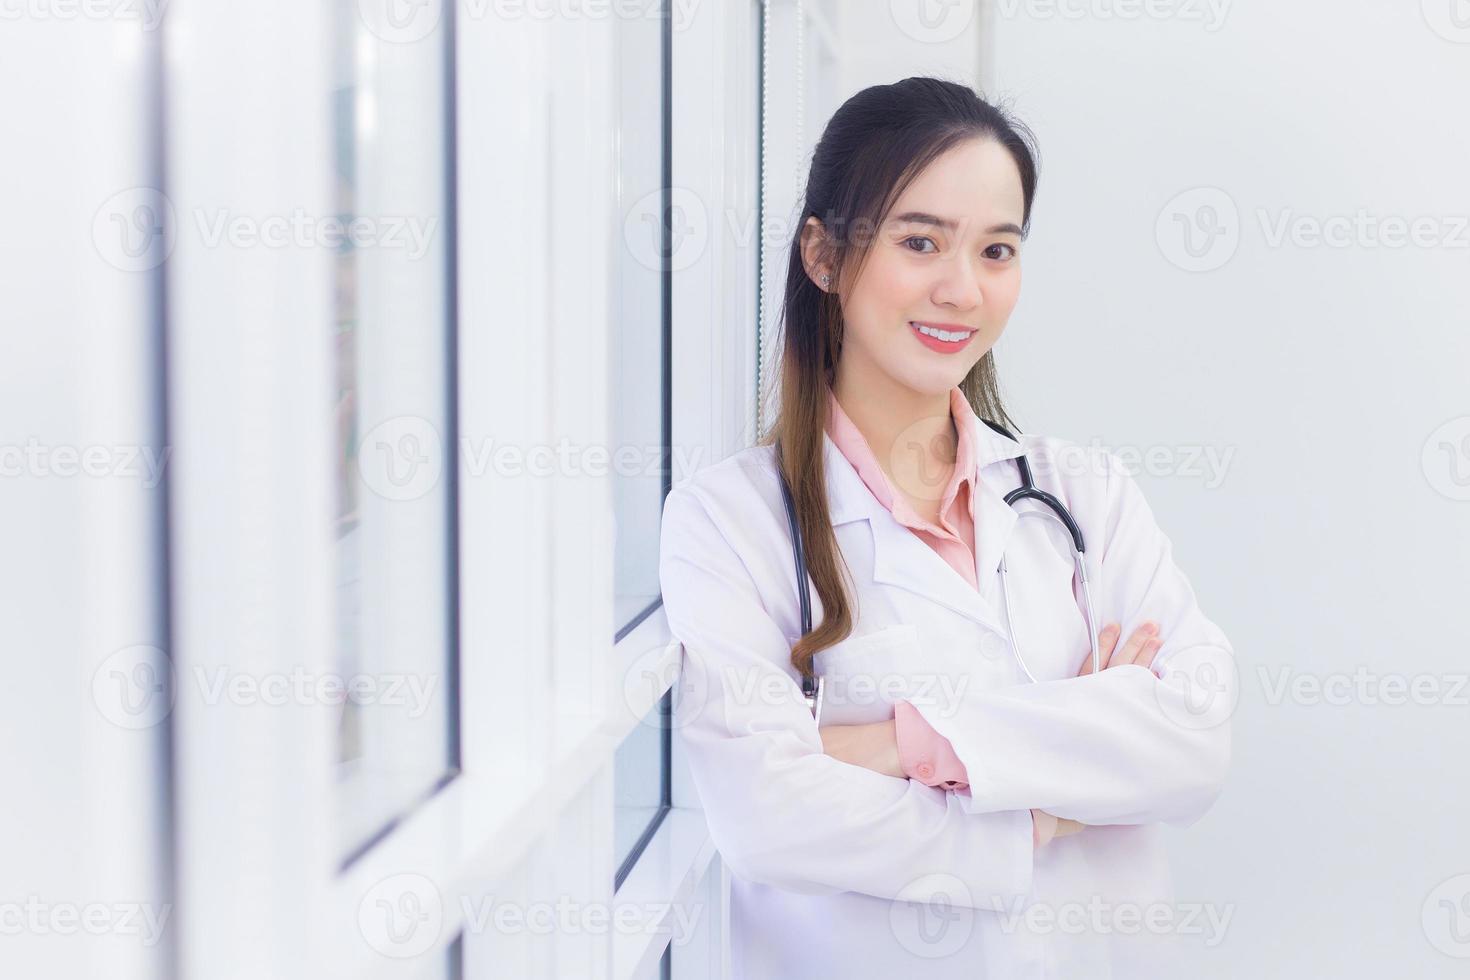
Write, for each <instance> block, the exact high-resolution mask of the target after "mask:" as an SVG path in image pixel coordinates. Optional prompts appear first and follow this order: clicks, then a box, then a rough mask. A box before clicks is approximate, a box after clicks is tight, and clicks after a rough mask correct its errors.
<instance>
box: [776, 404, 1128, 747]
mask: <svg viewBox="0 0 1470 980" xmlns="http://www.w3.org/2000/svg"><path fill="white" fill-rule="evenodd" d="M981 421H982V422H984V423H985V424H986V425H988V426H990V427H991V428H992V429H994V430H995V431H996V432H999V433H1000V434H1001V435H1003V436H1005V437H1006V438H1007V439H1010V440H1011V441H1012V442H1019V441H1020V440H1019V439H1018V438H1017V437H1016V436H1014V435H1012V434H1011V432H1010V431H1009V430H1008V429H1006V428H1005V427H1004V426H1002V425H998V424H996V423H995V422H992V421H990V420H989V419H981ZM1016 466H1017V467H1018V468H1019V469H1020V471H1021V485H1020V486H1019V487H1017V488H1016V489H1014V490H1012V491H1011V492H1010V493H1008V494H1006V496H1005V502H1006V504H1007V505H1008V506H1010V507H1012V508H1014V507H1015V506H1016V501H1018V500H1036V501H1039V502H1041V503H1043V504H1045V505H1046V506H1047V508H1049V510H1050V512H1051V513H1047V512H1045V511H1035V510H1017V511H1016V516H1017V518H1018V519H1019V518H1022V517H1049V518H1051V519H1053V520H1060V521H1061V522H1062V524H1063V526H1065V527H1066V529H1067V535H1068V537H1069V538H1070V539H1071V542H1072V562H1073V564H1074V565H1075V566H1076V569H1077V580H1078V581H1079V582H1081V583H1082V604H1083V606H1084V614H1085V615H1086V617H1087V639H1088V642H1089V643H1091V644H1092V672H1093V673H1094V674H1096V673H1098V672H1099V667H1098V661H1099V657H1098V642H1097V625H1096V624H1097V618H1096V616H1095V615H1094V611H1093V605H1092V589H1091V587H1090V586H1089V585H1088V582H1087V562H1086V560H1085V556H1086V554H1087V546H1086V544H1084V543H1083V540H1082V529H1081V528H1079V527H1078V526H1077V522H1076V521H1074V520H1073V519H1072V515H1071V513H1070V512H1069V511H1068V510H1067V508H1066V507H1065V506H1064V505H1063V504H1062V502H1061V501H1060V500H1058V499H1057V498H1056V497H1053V496H1052V495H1051V494H1049V493H1047V492H1046V491H1045V490H1042V489H1040V488H1038V487H1037V486H1036V483H1035V482H1034V481H1033V480H1032V479H1031V464H1030V463H1029V462H1028V461H1027V459H1026V454H1025V453H1024V452H1022V453H1021V455H1020V456H1017V457H1016ZM776 474H777V476H778V477H779V478H780V480H781V499H782V501H783V502H784V503H785V505H786V523H787V525H788V526H789V527H790V529H791V544H792V548H791V550H792V553H793V555H794V556H795V559H796V584H797V598H798V600H799V604H800V608H801V635H802V636H805V635H806V634H808V633H810V632H811V630H812V596H811V586H810V584H809V583H808V582H807V571H806V547H805V545H804V544H803V543H802V539H801V528H800V526H799V525H798V524H797V520H796V504H795V503H794V502H793V501H792V499H791V487H790V485H789V484H788V483H787V482H786V474H785V473H783V472H781V467H780V466H779V465H778V466H777V467H776ZM1009 579H1010V571H1009V569H1008V568H1007V567H1006V557H1005V553H1004V552H1002V553H1001V556H1000V592H1001V595H1002V596H1003V597H1004V599H1005V607H1006V625H1007V627H1008V628H1009V629H1010V633H1011V650H1012V652H1013V653H1014V654H1015V656H1016V662H1017V663H1018V664H1020V665H1021V669H1022V670H1023V671H1025V672H1026V676H1027V677H1028V678H1030V679H1031V682H1032V683H1033V684H1034V683H1036V675H1034V674H1032V673H1031V669H1030V668H1029V667H1027V666H1026V660H1025V658H1024V657H1022V656H1021V643H1020V641H1019V640H1018V639H1017V637H1016V617H1015V615H1014V613H1013V612H1012V610H1011V592H1010V588H1009V586H1008V584H1007V583H1008V581H1009ZM822 687H823V684H822V678H820V677H809V676H806V675H803V676H802V679H801V696H802V699H803V700H804V701H806V705H807V707H808V708H810V709H811V712H812V717H813V718H815V719H817V720H818V721H820V720H821V717H822Z"/></svg>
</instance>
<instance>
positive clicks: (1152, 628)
mask: <svg viewBox="0 0 1470 980" xmlns="http://www.w3.org/2000/svg"><path fill="white" fill-rule="evenodd" d="M1143 631H1144V632H1145V633H1150V634H1152V633H1157V632H1158V631H1159V624H1158V623H1155V622H1147V623H1144V624H1143Z"/></svg>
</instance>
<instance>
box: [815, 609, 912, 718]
mask: <svg viewBox="0 0 1470 980" xmlns="http://www.w3.org/2000/svg"><path fill="white" fill-rule="evenodd" d="M919 659H920V650H919V634H918V630H917V628H916V627H915V626H914V625H913V624H911V623H899V624H896V625H893V626H887V627H883V628H882V629H878V630H875V631H873V632H871V633H864V634H862V635H859V636H850V637H848V638H847V639H845V640H843V641H842V642H841V643H838V644H836V645H834V646H831V647H828V648H827V649H825V650H821V651H819V652H818V653H817V655H816V657H815V658H814V661H813V666H814V667H815V669H816V673H817V676H818V677H821V678H822V718H821V724H823V725H866V724H871V723H872V722H878V721H886V720H888V719H889V718H892V717H893V703H894V702H895V701H897V700H899V699H901V698H903V697H904V696H905V695H906V693H907V692H908V689H909V688H910V687H911V685H912V681H911V675H912V674H913V672H914V670H915V669H916V667H917V666H918V664H919Z"/></svg>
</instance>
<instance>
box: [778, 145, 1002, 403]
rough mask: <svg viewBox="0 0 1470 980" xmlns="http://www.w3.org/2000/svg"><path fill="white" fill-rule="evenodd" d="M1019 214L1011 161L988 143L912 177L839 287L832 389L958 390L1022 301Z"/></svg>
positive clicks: (814, 263)
mask: <svg viewBox="0 0 1470 980" xmlns="http://www.w3.org/2000/svg"><path fill="white" fill-rule="evenodd" d="M1024 204H1025V202H1024V197H1023V195H1022V192H1021V175H1020V172H1019V171H1018V170H1017V168H1016V164H1015V161H1014V160H1013V159H1012V158H1011V155H1010V153H1009V152H1008V151H1007V150H1006V149H1005V148H1004V147H1003V146H1001V145H1000V144H999V143H997V142H995V141H994V140H990V139H973V140H967V141H966V142H964V143H961V144H959V145H957V146H955V147H953V148H952V149H950V150H949V151H948V152H946V153H945V154H944V155H943V156H940V157H939V158H937V159H936V160H934V162H933V163H931V164H930V165H929V167H928V168H927V169H925V170H924V171H923V172H922V173H921V174H919V176H918V177H917V178H916V179H915V180H914V181H913V182H912V183H911V184H910V185H909V186H908V188H907V189H906V190H905V191H904V192H903V194H902V195H901V196H900V197H899V199H898V200H897V201H896V202H895V204H894V206H893V208H892V210H891V211H890V212H889V215H888V217H887V218H886V219H885V220H884V221H883V223H882V225H881V226H880V227H879V228H878V229H877V230H876V234H875V235H874V237H873V244H872V249H871V251H870V252H869V254H868V258H867V262H866V264H865V265H864V266H863V269H862V272H861V274H860V276H859V278H858V279H857V281H856V282H853V283H851V284H843V285H844V287H845V291H844V295H843V297H842V315H843V320H844V322H845V324H846V331H845V334H844V339H843V346H842V359H841V362H840V363H839V364H838V368H837V371H838V377H839V379H840V384H841V386H847V385H855V386H858V387H861V388H862V389H864V390H868V391H873V392H874V393H877V392H878V391H882V390H883V389H884V388H888V387H890V386H892V385H893V384H897V385H900V386H902V387H904V388H908V389H909V390H911V391H914V392H917V393H920V394H925V395H937V394H940V393H943V392H946V391H948V390H949V389H950V388H953V387H954V386H955V385H957V384H959V383H960V382H961V381H962V380H963V379H964V377H965V376H966V375H967V374H969V372H970V370H971V368H973V367H974V366H975V364H976V362H978V361H979V360H980V358H981V357H983V356H985V352H986V351H988V350H990V348H991V347H992V346H993V345H994V344H995V342H996V341H997V340H998V339H1000V334H1001V331H1002V330H1004V329H1005V325H1006V321H1007V320H1008V319H1009V318H1010V315H1011V310H1012V309H1013V308H1014V307H1015V305H1016V298H1017V296H1018V295H1019V294H1020V291H1021V257H1020V247H1021V231H1020V226H1021V218H1022V215H1023V211H1024ZM807 224H808V226H809V229H810V227H811V226H813V225H815V226H816V227H817V228H818V229H819V228H820V222H818V221H817V219H816V218H814V217H813V218H808V219H807ZM809 238H810V239H812V242H811V245H810V246H808V247H807V248H806V249H804V251H806V253H807V255H808V256H809V258H808V260H807V262H806V266H807V269H808V273H809V274H810V275H811V276H812V279H813V281H817V282H819V281H820V276H821V274H822V273H823V272H828V271H830V270H829V269H828V268H827V267H826V266H825V265H821V264H819V263H820V256H819V252H818V250H817V249H815V247H814V246H815V238H816V236H815V235H810V234H809ZM850 268H851V267H850ZM837 286H838V284H837V283H834V284H833V285H832V286H831V287H829V288H833V289H835V288H837ZM921 325H922V326H924V327H928V328H932V329H937V330H939V331H942V332H943V334H944V336H942V337H939V338H934V337H926V336H924V335H923V333H922V332H921V330H920V326H921ZM956 335H958V338H959V339H958V340H955V339H953V338H955V337H956Z"/></svg>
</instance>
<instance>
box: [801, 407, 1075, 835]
mask: <svg viewBox="0 0 1470 980" xmlns="http://www.w3.org/2000/svg"><path fill="white" fill-rule="evenodd" d="M827 402H828V407H829V410H828V416H827V435H828V436H830V437H831V439H832V442H833V444H834V445H836V447H837V448H838V450H840V451H841V452H842V455H843V456H844V457H846V459H847V461H848V462H849V463H851V464H852V467H853V469H854V470H856V471H857V474H858V476H859V477H861V478H862V481H863V483H864V484H865V485H866V486H867V488H868V489H869V490H871V491H872V493H873V496H874V497H876V498H877V499H878V502H879V503H881V504H882V505H883V506H884V507H885V508H887V509H888V511H889V512H890V513H891V514H892V515H893V517H894V519H895V520H897V521H898V522H899V523H900V524H902V525H903V526H904V527H907V528H909V529H910V530H911V531H913V532H914V534H916V535H917V536H918V537H919V538H920V540H922V541H923V542H924V543H925V544H927V545H929V547H931V548H933V549H934V550H935V551H936V552H938V554H939V556H940V557H941V558H943V559H944V560H945V561H946V562H948V563H949V565H950V567H951V568H953V569H954V570H955V572H956V573H957V574H959V575H960V577H962V578H963V579H964V580H965V581H966V582H969V583H970V587H971V588H974V589H976V590H978V589H979V582H978V580H977V579H976V577H975V523H974V518H973V516H972V513H971V507H970V501H971V497H972V495H973V493H974V481H975V479H976V478H977V477H978V472H977V469H976V466H975V445H974V430H973V428H972V426H974V425H977V424H978V425H983V424H984V423H983V422H981V421H980V420H979V417H978V416H976V415H975V411H974V409H972V408H971V407H970V402H969V399H967V398H966V397H965V393H964V392H963V391H961V390H960V388H959V386H958V385H956V386H955V387H954V388H951V389H950V392H949V409H950V417H951V418H953V419H954V422H955V432H956V436H957V439H956V447H955V466H954V472H953V474H952V475H951V476H950V479H949V484H948V485H947V486H946V487H945V488H944V492H943V493H942V494H941V495H940V501H939V520H938V523H937V524H935V523H931V522H929V521H926V520H924V519H923V518H922V517H920V516H919V515H918V514H917V513H916V512H915V511H914V508H913V507H912V506H911V505H910V504H909V502H908V500H907V499H906V498H904V497H903V496H902V495H900V494H898V493H897V492H895V491H894V489H893V485H892V484H891V483H890V482H889V481H888V476H887V474H886V473H885V472H884V471H883V467H882V466H880V465H879V464H878V459H877V457H876V456H875V455H874V454H873V450H872V448H871V447H869V446H868V441H867V440H866V439H865V438H863V434H862V432H860V431H859V430H858V427H857V425H856V424H854V423H853V421H852V419H851V418H849V417H848V415H847V413H846V412H845V411H843V409H842V405H841V403H840V402H838V401H837V395H836V393H834V392H833V391H832V390H831V389H830V388H828V390H827ZM893 719H894V734H895V736H896V738H897V741H898V758H899V764H900V765H901V766H902V768H903V772H904V775H905V776H908V777H909V778H910V779H917V780H918V781H919V782H921V783H924V784H925V785H926V786H942V787H943V788H945V789H963V788H965V787H967V786H968V785H969V774H968V773H967V772H966V771H965V765H964V763H962V762H961V761H960V759H959V756H957V755H955V752H954V748H953V746H951V744H950V742H949V739H947V738H945V737H944V736H943V735H940V734H939V733H938V732H937V731H935V730H934V728H933V727H932V726H931V725H930V724H929V723H928V722H927V721H925V720H924V716H923V715H921V714H920V713H919V710H918V709H917V708H915V707H914V706H913V705H912V704H910V703H909V702H908V701H902V700H900V701H898V702H896V703H895V704H894V706H893ZM1031 815H1032V821H1033V825H1034V833H1033V837H1032V839H1033V841H1034V842H1035V843H1036V844H1037V845H1040V844H1044V843H1046V842H1047V841H1048V840H1050V839H1051V836H1052V833H1053V832H1055V830H1056V818H1055V817H1053V816H1052V815H1051V814H1048V813H1046V812H1045V811H1039V810H1032V811H1031Z"/></svg>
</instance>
